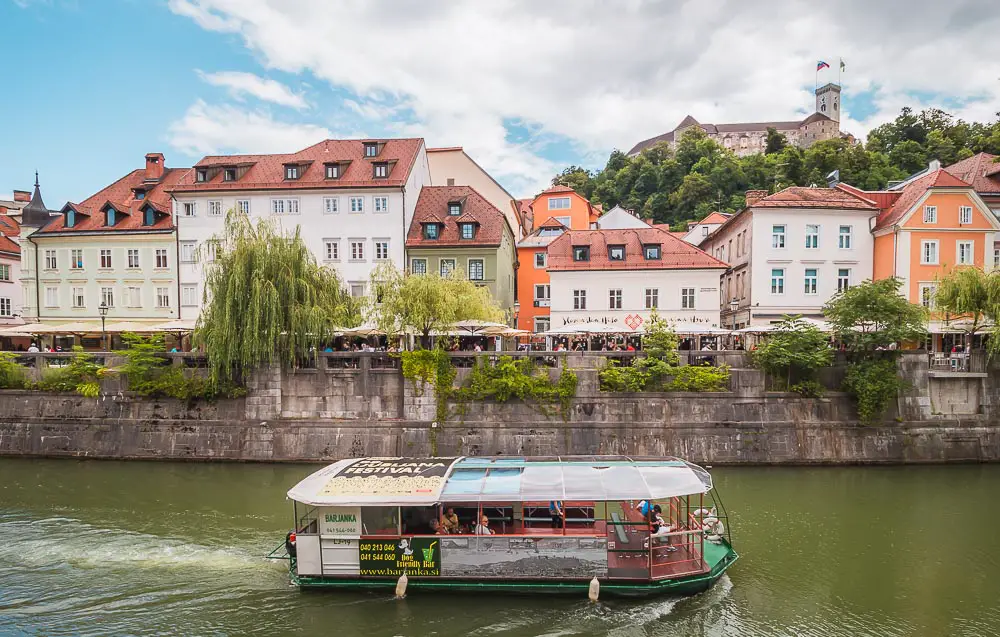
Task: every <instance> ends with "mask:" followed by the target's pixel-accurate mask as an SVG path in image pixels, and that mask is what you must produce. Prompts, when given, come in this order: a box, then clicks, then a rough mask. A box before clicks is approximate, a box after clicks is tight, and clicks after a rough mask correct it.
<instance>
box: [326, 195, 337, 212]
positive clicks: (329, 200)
mask: <svg viewBox="0 0 1000 637" xmlns="http://www.w3.org/2000/svg"><path fill="white" fill-rule="evenodd" d="M338 212H340V197H323V214H326V215H335V214H337V213H338Z"/></svg>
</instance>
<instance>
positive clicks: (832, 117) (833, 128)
mask: <svg viewBox="0 0 1000 637" xmlns="http://www.w3.org/2000/svg"><path fill="white" fill-rule="evenodd" d="M694 126H700V127H701V129H702V130H704V131H705V133H707V134H708V136H709V137H710V138H711V139H714V140H715V141H717V142H718V143H719V144H720V145H722V146H724V147H726V148H728V149H730V150H732V151H733V152H734V153H736V154H737V155H738V156H740V157H745V156H747V155H754V154H757V153H762V152H764V149H765V148H767V129H768V128H773V129H775V130H777V131H778V132H779V133H781V134H783V135H784V136H785V138H786V139H787V140H788V143H789V144H794V145H796V146H800V147H802V148H806V147H808V146H810V145H811V144H812V143H813V142H818V141H821V140H824V139H833V138H836V137H839V136H840V135H841V133H840V86H839V85H838V84H833V83H830V84H826V85H825V86H821V87H819V88H818V89H816V112H815V113H813V114H812V115H810V116H809V117H807V118H805V119H803V120H800V121H793V122H753V123H739V124H702V123H700V122H698V120H696V119H695V118H693V117H691V116H690V115H688V116H687V117H685V118H684V120H683V121H682V122H681V123H680V124H678V125H677V128H675V129H674V130H672V131H670V132H669V133H664V134H663V135H659V136H657V137H651V138H649V139H646V140H643V141H641V142H639V143H638V144H636V145H635V146H633V147H632V150H630V151H628V156H629V157H635V156H636V155H638V154H639V153H641V152H642V151H643V150H645V149H647V148H649V147H650V146H653V145H655V144H659V143H660V142H668V143H670V145H671V146H672V147H673V146H676V145H677V142H678V141H680V139H681V137H682V136H683V135H684V133H685V132H687V131H688V130H689V129H691V128H692V127H694Z"/></svg>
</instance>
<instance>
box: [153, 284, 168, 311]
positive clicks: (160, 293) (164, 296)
mask: <svg viewBox="0 0 1000 637" xmlns="http://www.w3.org/2000/svg"><path fill="white" fill-rule="evenodd" d="M156 307H158V308H161V309H162V308H167V307H170V288H167V287H162V288H156Z"/></svg>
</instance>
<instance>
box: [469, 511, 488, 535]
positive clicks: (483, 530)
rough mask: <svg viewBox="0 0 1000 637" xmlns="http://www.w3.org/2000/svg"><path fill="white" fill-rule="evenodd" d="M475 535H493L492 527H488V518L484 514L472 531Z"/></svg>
mask: <svg viewBox="0 0 1000 637" xmlns="http://www.w3.org/2000/svg"><path fill="white" fill-rule="evenodd" d="M474 534H475V535H493V529H491V528H490V519H489V518H488V517H486V516H485V515H484V516H483V517H482V518H480V520H479V524H477V525H476V529H475V531H474Z"/></svg>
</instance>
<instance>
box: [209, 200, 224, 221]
mask: <svg viewBox="0 0 1000 637" xmlns="http://www.w3.org/2000/svg"><path fill="white" fill-rule="evenodd" d="M208 214H209V216H212V217H221V216H222V202H221V201H219V200H215V201H209V202H208Z"/></svg>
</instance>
